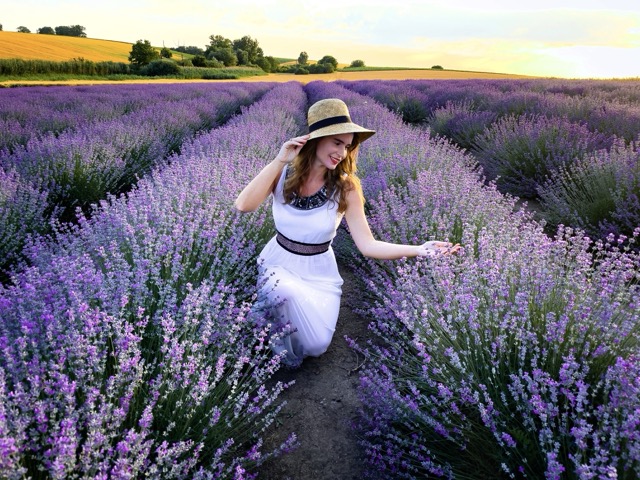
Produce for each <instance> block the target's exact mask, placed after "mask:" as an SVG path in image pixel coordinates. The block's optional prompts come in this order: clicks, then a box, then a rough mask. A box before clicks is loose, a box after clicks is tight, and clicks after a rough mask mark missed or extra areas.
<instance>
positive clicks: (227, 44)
mask: <svg viewBox="0 0 640 480" xmlns="http://www.w3.org/2000/svg"><path fill="white" fill-rule="evenodd" d="M223 48H230V49H231V50H233V43H232V42H231V40H229V39H228V38H225V37H223V36H222V35H210V36H209V46H208V47H207V50H220V49H223ZM205 53H206V52H205Z"/></svg>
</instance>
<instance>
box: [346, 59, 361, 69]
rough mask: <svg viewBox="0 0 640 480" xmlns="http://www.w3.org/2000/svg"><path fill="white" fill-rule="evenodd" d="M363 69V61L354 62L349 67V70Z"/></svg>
mask: <svg viewBox="0 0 640 480" xmlns="http://www.w3.org/2000/svg"><path fill="white" fill-rule="evenodd" d="M362 67H364V61H362V60H354V61H353V62H351V65H349V68H362Z"/></svg>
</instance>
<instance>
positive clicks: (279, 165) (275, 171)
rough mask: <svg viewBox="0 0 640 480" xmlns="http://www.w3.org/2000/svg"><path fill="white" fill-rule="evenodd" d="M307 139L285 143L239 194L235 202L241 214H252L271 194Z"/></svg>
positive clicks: (296, 139) (302, 138) (302, 137)
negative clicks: (285, 168) (283, 170)
mask: <svg viewBox="0 0 640 480" xmlns="http://www.w3.org/2000/svg"><path fill="white" fill-rule="evenodd" d="M307 139H308V135H303V136H301V137H296V138H292V139H291V140H289V141H287V142H285V143H284V144H283V145H282V147H280V151H279V152H278V155H277V156H276V158H275V159H273V160H272V161H271V163H269V164H268V165H267V166H265V167H264V168H263V169H262V170H261V171H260V173H258V175H256V176H255V177H254V178H253V180H251V181H250V182H249V184H248V185H247V186H246V187H244V189H243V190H242V192H240V195H238V198H236V201H235V206H236V208H237V209H238V210H240V211H241V212H253V211H254V210H255V209H257V208H258V207H259V206H260V205H261V204H262V202H264V201H265V200H266V199H267V197H268V196H269V194H271V192H273V189H274V188H275V187H276V184H277V183H278V178H279V177H280V174H281V173H282V169H283V168H284V166H285V165H286V164H288V163H290V162H291V161H293V159H294V158H296V155H297V154H298V152H300V149H301V148H302V147H303V146H304V144H305V143H307Z"/></svg>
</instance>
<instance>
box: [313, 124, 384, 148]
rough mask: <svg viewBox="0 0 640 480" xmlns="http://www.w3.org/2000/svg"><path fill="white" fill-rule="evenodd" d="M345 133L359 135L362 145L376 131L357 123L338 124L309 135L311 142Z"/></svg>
mask: <svg viewBox="0 0 640 480" xmlns="http://www.w3.org/2000/svg"><path fill="white" fill-rule="evenodd" d="M343 133H354V134H355V133H357V134H358V139H359V140H360V143H362V142H364V141H365V140H366V139H367V138H369V137H371V136H372V135H373V134H374V133H376V132H375V130H368V129H366V128H363V127H361V126H360V125H358V124H356V123H337V124H335V125H329V126H327V127H323V128H319V129H317V130H314V131H313V132H311V133H309V140H311V139H314V138H320V137H328V136H329V135H342V134H343Z"/></svg>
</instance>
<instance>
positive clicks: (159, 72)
mask: <svg viewBox="0 0 640 480" xmlns="http://www.w3.org/2000/svg"><path fill="white" fill-rule="evenodd" d="M141 73H142V74H143V75H147V76H149V77H161V76H171V75H178V74H179V73H180V66H179V65H178V64H177V63H176V62H174V61H173V60H168V59H165V58H163V59H161V60H154V61H152V62H151V63H149V65H147V66H146V67H144V68H143V69H142V71H141Z"/></svg>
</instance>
